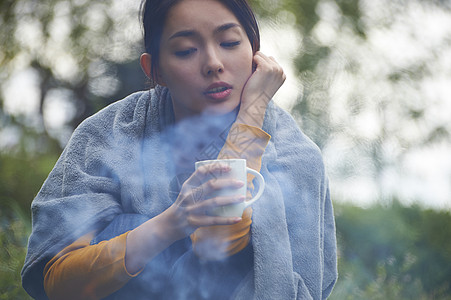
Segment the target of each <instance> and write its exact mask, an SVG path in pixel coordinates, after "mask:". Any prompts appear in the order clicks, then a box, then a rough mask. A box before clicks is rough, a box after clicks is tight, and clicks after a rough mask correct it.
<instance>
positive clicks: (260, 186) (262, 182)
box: [244, 167, 265, 208]
mask: <svg viewBox="0 0 451 300" xmlns="http://www.w3.org/2000/svg"><path fill="white" fill-rule="evenodd" d="M246 171H247V172H249V173H251V174H252V175H254V176H255V178H257V181H258V192H257V195H255V196H254V197H253V198H252V199H251V200H249V201H244V204H245V208H246V207H248V206H249V205H251V204H252V203H254V202H255V201H257V200H258V199H259V198H260V197H261V195H262V194H263V191H264V190H265V179H264V178H263V176H262V174H260V173H259V172H257V171H255V170H254V169H251V168H248V167H246Z"/></svg>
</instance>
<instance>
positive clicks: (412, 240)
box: [0, 0, 451, 299]
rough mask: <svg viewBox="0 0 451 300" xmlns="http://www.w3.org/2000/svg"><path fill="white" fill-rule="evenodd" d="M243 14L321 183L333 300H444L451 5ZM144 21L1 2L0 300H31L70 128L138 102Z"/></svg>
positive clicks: (319, 3)
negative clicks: (28, 271)
mask: <svg viewBox="0 0 451 300" xmlns="http://www.w3.org/2000/svg"><path fill="white" fill-rule="evenodd" d="M251 2H252V4H253V7H254V8H255V11H256V12H257V15H258V17H259V23H260V26H261V35H262V51H263V52H265V53H266V54H268V55H272V56H274V57H276V58H277V60H278V61H279V62H280V64H281V65H282V66H283V67H284V70H285V71H286V73H287V76H288V79H287V81H286V83H285V84H284V86H283V87H282V89H281V90H280V91H279V92H278V94H277V95H276V98H275V101H276V102H277V103H278V104H279V105H280V106H282V107H284V108H285V109H287V110H289V111H290V112H291V113H292V114H293V115H294V116H295V118H296V119H297V121H298V122H299V126H300V127H301V128H302V130H303V131H304V132H305V133H306V134H307V135H308V136H310V137H311V138H312V139H313V140H314V142H315V143H317V144H318V146H319V147H320V148H321V149H322V151H323V155H324V159H325V162H326V167H327V170H328V174H329V177H330V182H331V193H332V197H333V200H334V205H335V215H336V222H337V237H338V247H339V273H340V277H339V280H338V283H337V285H336V287H335V289H334V291H333V294H332V296H331V297H330V299H451V213H450V212H451V155H450V154H451V121H450V120H451V118H450V116H451V54H450V53H451V1H447V0H429V1H421V0H409V1H407V0H391V1H389V0H377V1H371V0H335V1H333V0H253V1H251ZM139 5H140V1H138V0H102V1H88V0H48V1H32V0H16V1H12V0H0V28H1V29H0V243H1V245H0V247H1V249H2V250H1V252H0V268H1V269H0V299H27V295H26V293H25V292H24V291H23V289H22V288H21V282H20V281H21V280H20V270H21V267H22V264H23V261H24V257H25V254H26V243H27V238H28V235H29V233H30V230H31V215H30V203H31V201H32V199H33V197H34V196H35V195H36V193H37V192H38V191H39V188H40V186H41V185H42V183H43V181H44V180H45V178H46V177H47V175H48V173H49V172H50V171H51V169H52V167H53V165H54V164H55V162H56V160H57V159H58V157H59V155H60V153H61V151H62V149H63V147H64V146H65V144H66V143H67V141H68V139H69V137H70V135H71V133H72V131H73V130H74V128H75V127H76V126H77V125H78V124H79V123H80V122H81V121H82V120H83V119H85V118H86V117H88V116H90V115H92V114H93V113H95V112H96V111H98V110H99V109H101V108H103V107H104V106H106V105H108V104H109V103H112V102H113V101H116V100H118V99H121V98H122V97H124V96H125V95H127V94H129V93H131V92H133V91H137V90H142V89H146V88H147V86H146V79H145V77H144V75H143V73H142V72H141V70H140V67H139V61H138V58H139V55H140V54H141V52H142V49H143V46H142V40H141V28H140V24H139V20H138V9H139Z"/></svg>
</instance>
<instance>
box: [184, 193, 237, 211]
mask: <svg viewBox="0 0 451 300" xmlns="http://www.w3.org/2000/svg"><path fill="white" fill-rule="evenodd" d="M244 200H246V198H245V197H244V196H242V195H237V196H218V197H214V198H211V199H208V200H205V201H201V202H198V203H195V204H193V205H190V206H189V207H187V208H186V212H187V213H189V214H208V212H209V211H211V210H212V209H214V208H217V207H220V206H225V205H231V204H237V203H242V202H243V201H244Z"/></svg>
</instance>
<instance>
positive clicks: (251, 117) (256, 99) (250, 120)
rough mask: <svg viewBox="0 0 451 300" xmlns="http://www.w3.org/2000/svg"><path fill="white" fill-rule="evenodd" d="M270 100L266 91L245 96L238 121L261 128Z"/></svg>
mask: <svg viewBox="0 0 451 300" xmlns="http://www.w3.org/2000/svg"><path fill="white" fill-rule="evenodd" d="M269 100H270V98H268V97H267V96H266V95H265V94H264V93H261V94H260V96H247V97H244V96H243V98H242V101H241V106H240V111H239V112H238V116H237V122H239V123H242V124H246V125H251V126H255V127H259V128H261V127H262V125H263V120H264V119H265V112H266V108H267V106H268V102H269Z"/></svg>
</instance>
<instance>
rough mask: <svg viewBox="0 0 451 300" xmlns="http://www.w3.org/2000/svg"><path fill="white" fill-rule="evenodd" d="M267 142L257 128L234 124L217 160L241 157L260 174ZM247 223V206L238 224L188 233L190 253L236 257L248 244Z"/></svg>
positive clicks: (249, 221)
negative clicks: (219, 251) (217, 252)
mask: <svg viewBox="0 0 451 300" xmlns="http://www.w3.org/2000/svg"><path fill="white" fill-rule="evenodd" d="M270 139H271V136H270V135H269V134H267V133H266V132H265V131H263V130H262V129H260V128H258V127H253V126H249V125H245V124H239V123H234V124H233V125H232V127H231V128H230V131H229V134H228V136H227V139H226V142H225V144H224V147H223V148H222V149H221V152H220V153H219V155H218V159H228V158H244V159H246V164H247V166H248V167H249V168H251V169H254V170H256V171H260V167H261V160H262V156H263V153H264V152H265V149H266V146H267V145H268V142H269V140H270ZM253 179H254V176H253V175H251V174H248V177H247V188H248V190H247V197H248V198H250V197H252V196H251V191H252V190H253V188H254V185H253V183H252V180H253ZM251 224H252V207H250V206H249V207H248V208H246V209H245V210H244V213H243V216H242V220H241V222H239V223H237V224H233V225H220V226H208V227H201V228H198V229H197V230H196V231H194V233H193V234H191V241H192V244H193V250H194V252H195V253H196V254H197V255H199V256H202V257H203V258H205V259H214V257H213V256H212V257H205V253H208V251H205V249H206V248H208V247H211V246H213V247H214V248H215V249H221V250H222V251H223V254H224V255H225V256H231V255H233V254H236V253H238V252H239V251H241V250H243V249H244V248H245V247H246V246H247V245H248V244H249V239H250V234H251V233H250V226H251ZM204 247H206V248H204ZM201 253H202V254H201ZM206 255H208V254H206ZM212 255H216V254H215V253H212Z"/></svg>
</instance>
